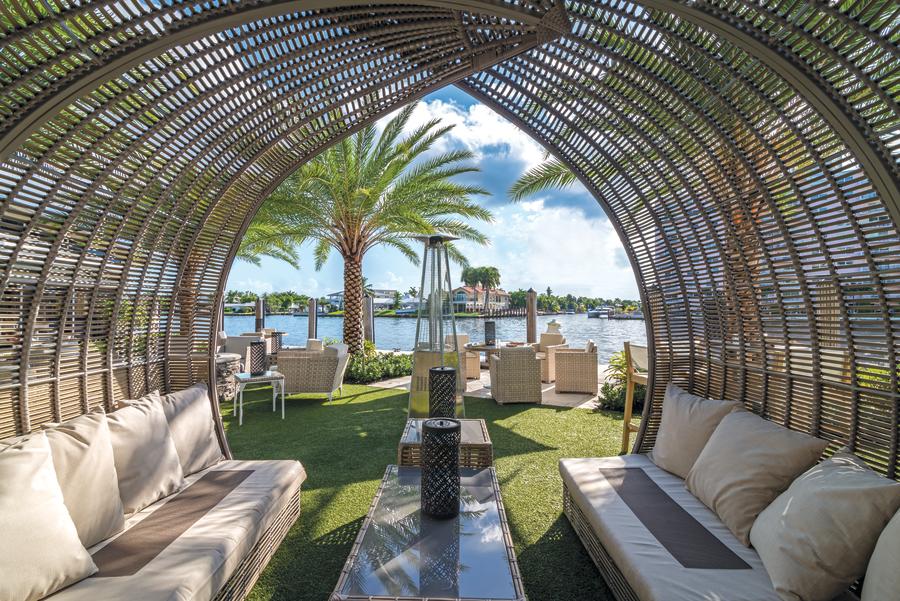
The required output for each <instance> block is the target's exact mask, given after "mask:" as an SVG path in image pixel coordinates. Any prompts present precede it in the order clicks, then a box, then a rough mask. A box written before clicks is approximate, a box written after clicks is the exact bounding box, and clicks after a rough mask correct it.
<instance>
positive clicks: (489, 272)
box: [481, 267, 500, 311]
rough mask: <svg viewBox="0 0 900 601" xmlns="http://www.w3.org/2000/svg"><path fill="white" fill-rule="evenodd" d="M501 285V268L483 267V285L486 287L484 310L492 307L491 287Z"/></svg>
mask: <svg viewBox="0 0 900 601" xmlns="http://www.w3.org/2000/svg"><path fill="white" fill-rule="evenodd" d="M499 285H500V270H499V269H497V268H496V267H482V268H481V286H482V288H484V310H485V311H487V310H488V309H489V308H490V298H491V289H492V288H496V287H497V286H499Z"/></svg>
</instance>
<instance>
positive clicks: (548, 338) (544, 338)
mask: <svg viewBox="0 0 900 601" xmlns="http://www.w3.org/2000/svg"><path fill="white" fill-rule="evenodd" d="M565 343H566V337H565V336H563V335H562V334H557V333H555V332H542V333H541V343H540V345H539V346H540V349H541V351H544V352H546V351H547V347H550V346H555V345H557V344H565Z"/></svg>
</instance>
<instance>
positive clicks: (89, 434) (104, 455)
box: [44, 407, 125, 547]
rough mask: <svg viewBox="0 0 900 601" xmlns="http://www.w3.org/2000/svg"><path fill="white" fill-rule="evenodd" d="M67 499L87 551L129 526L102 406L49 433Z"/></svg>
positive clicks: (66, 501) (56, 425)
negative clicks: (124, 512) (126, 521)
mask: <svg viewBox="0 0 900 601" xmlns="http://www.w3.org/2000/svg"><path fill="white" fill-rule="evenodd" d="M44 433H45V434H46V435H47V440H48V441H49V442H50V449H51V450H52V452H53V466H54V467H55V468H56V475H57V478H58V479H59V485H60V488H62V494H63V499H64V500H65V503H66V507H67V508H68V510H69V515H71V516H72V521H73V522H75V528H77V529H78V536H79V537H80V538H81V542H82V544H83V545H84V546H85V547H91V546H93V545H95V544H97V543H99V542H100V541H102V540H104V539H106V538H109V537H110V536H112V535H113V534H116V533H117V532H121V531H122V528H124V527H125V516H124V515H123V511H124V510H123V508H122V499H121V498H120V497H119V484H118V478H117V476H116V464H115V460H114V459H113V449H112V441H111V440H110V437H109V427H108V426H107V423H106V414H105V413H104V412H103V408H102V407H98V408H97V409H94V410H93V411H91V412H90V413H87V414H85V415H80V416H78V417H76V418H74V419H71V420H69V421H67V422H64V423H62V424H55V425H53V426H48V427H46V428H45V430H44Z"/></svg>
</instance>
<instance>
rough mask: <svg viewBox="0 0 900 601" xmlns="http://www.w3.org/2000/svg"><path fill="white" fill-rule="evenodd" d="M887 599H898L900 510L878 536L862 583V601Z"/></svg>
mask: <svg viewBox="0 0 900 601" xmlns="http://www.w3.org/2000/svg"><path fill="white" fill-rule="evenodd" d="M887 599H890V600H891V601H896V600H897V599H900V511H898V512H897V513H895V514H894V517H893V518H891V521H890V522H888V525H887V526H885V528H884V530H882V532H881V535H880V536H879V537H878V543H877V544H876V545H875V550H874V551H873V552H872V558H871V559H869V567H868V568H867V569H866V580H865V582H864V583H863V590H862V601H885V600H887Z"/></svg>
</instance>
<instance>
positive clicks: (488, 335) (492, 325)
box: [484, 321, 497, 346]
mask: <svg viewBox="0 0 900 601" xmlns="http://www.w3.org/2000/svg"><path fill="white" fill-rule="evenodd" d="M496 342H497V322H496V321H486V322H484V343H485V344H486V345H488V346H491V345H493V344H495V343H496Z"/></svg>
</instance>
